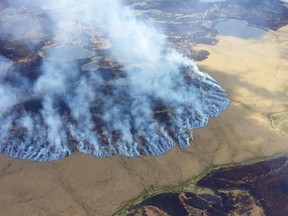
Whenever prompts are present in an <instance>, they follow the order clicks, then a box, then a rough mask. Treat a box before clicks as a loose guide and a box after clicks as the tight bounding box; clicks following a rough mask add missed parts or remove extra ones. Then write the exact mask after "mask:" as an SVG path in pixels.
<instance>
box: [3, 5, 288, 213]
mask: <svg viewBox="0 0 288 216" xmlns="http://www.w3.org/2000/svg"><path fill="white" fill-rule="evenodd" d="M4 2H6V1H3V2H1V3H0V7H1V11H2V12H3V13H1V15H0V24H1V28H0V31H1V35H2V37H1V39H0V45H1V46H0V53H1V55H2V56H4V57H5V58H6V59H8V60H9V61H11V62H13V65H14V67H15V68H17V69H18V70H21V71H24V72H25V73H26V74H25V76H26V77H28V78H29V79H30V80H35V79H36V78H37V70H38V69H39V68H38V66H39V64H41V62H42V61H43V59H45V55H49V56H50V54H49V52H52V53H53V52H54V51H55V50H56V51H57V49H59V48H60V49H61V50H63V49H64V50H65V52H66V53H71V52H72V53H75V55H74V54H73V55H69V59H66V58H64V57H65V56H62V55H60V56H54V59H52V60H53V61H54V60H55V59H56V60H57V61H58V60H59V62H60V63H61V62H64V61H65V60H66V61H67V60H68V61H74V60H77V64H76V66H77V67H80V68H81V69H82V71H83V73H84V74H86V73H87V71H91V68H92V69H94V70H96V69H99V68H100V69H101V70H97V71H98V72H100V73H101V74H102V73H103V76H102V75H101V76H102V77H103V80H104V81H103V82H104V83H109V82H110V81H111V80H113V79H115V77H116V78H117V83H119V86H120V85H121V86H122V85H123V86H125V85H126V84H125V80H124V79H122V78H125V77H126V74H125V73H123V71H124V70H133V69H134V68H135V67H137V65H136V66H135V64H133V63H131V62H124V61H123V60H120V62H121V64H119V60H118V59H116V60H115V57H111V56H109V55H107V53H109V49H111V43H110V42H111V41H109V40H106V39H105V37H106V36H107V35H105V34H104V33H103V32H102V34H96V36H95V34H94V33H95V31H96V30H97V29H96V30H95V29H94V27H93V26H92V27H91V26H90V25H84V27H83V29H84V30H83V32H84V33H83V32H81V33H83V34H85V40H83V41H79V40H78V39H77V34H76V36H75V35H73V34H71V35H72V36H71V35H69V36H71V38H68V39H67V43H66V44H67V45H65V46H64V48H63V44H58V43H57V40H59V38H63V37H65V38H66V37H67V35H66V32H64V33H63V35H62V34H61V35H60V34H59V35H57V37H54V38H53V39H51V38H50V35H49V34H47V35H42V34H39V32H37V29H35V28H32V29H33V31H31V32H25V31H24V30H23V31H22V29H21V28H20V29H19V31H20V33H21V35H22V36H23V35H24V36H25V35H26V36H27V35H28V36H27V37H26V36H25V41H26V40H27V41H29V44H30V45H31V46H23V45H21V42H22V41H23V38H22V39H21V38H20V39H15V40H14V39H13V40H11V38H9V37H4V36H5V35H7V32H6V31H5V29H7V28H8V27H7V26H9V25H6V24H7V23H9V22H11V23H12V26H14V25H16V24H17V23H18V24H19V23H21V22H23V21H25V22H26V21H27V22H26V23H27V25H26V26H28V27H29V23H30V25H31V26H35V23H34V21H33V20H34V19H32V20H30V19H29V17H26V18H25V19H23V20H21V19H19V18H17V17H15V14H14V13H11V12H7V11H6V10H5V7H7V4H8V3H7V4H6V3H4ZM7 2H8V1H7ZM125 4H126V5H129V6H130V7H131V8H132V11H134V12H135V16H136V17H137V19H146V18H149V19H150V18H151V19H153V20H154V22H155V26H157V28H158V27H159V28H161V29H162V31H163V34H165V35H166V36H167V41H168V44H169V46H170V47H171V48H173V49H176V50H177V51H178V52H180V53H182V54H183V55H184V56H187V57H188V58H193V59H195V60H196V64H197V66H198V67H199V69H200V71H203V72H205V73H208V74H209V75H210V76H211V77H213V78H214V79H215V80H216V81H217V83H218V84H219V85H220V86H221V87H222V88H223V89H225V90H226V91H227V93H228V98H229V100H230V104H229V105H228V107H227V109H226V110H225V111H224V112H223V113H222V114H221V115H220V116H219V117H217V118H212V119H211V120H209V123H208V125H207V126H206V127H203V128H198V129H195V130H193V136H192V135H191V136H192V137H190V138H193V140H190V141H191V145H190V146H189V147H186V148H181V147H180V146H178V145H176V146H175V147H173V148H172V149H171V150H170V151H168V152H167V153H165V154H163V155H161V156H145V155H143V154H140V155H139V156H138V157H124V156H121V155H119V154H115V155H113V156H112V157H108V158H102V157H95V156H93V154H92V155H90V154H83V153H81V152H79V151H77V149H73V148H72V150H71V149H69V150H71V152H73V153H74V154H73V155H71V156H70V157H66V156H68V155H69V154H70V153H69V154H68V155H66V153H63V155H61V157H62V156H63V157H66V158H64V159H61V160H55V161H50V162H34V161H29V160H22V159H17V158H11V157H8V156H5V155H4V154H5V151H4V150H5V146H4V147H3V143H1V151H2V152H4V154H3V155H2V154H1V155H0V185H1V187H0V195H1V196H0V202H1V204H0V212H1V214H2V215H12V216H13V215H31V216H34V215H35V216H36V215H59V216H62V215H77V216H78V215H79V216H82V215H91V216H94V215H97V216H102V215H103V216H106V215H189V214H192V215H203V214H204V215H227V214H228V215H229V214H230V215H233V214H234V215H256V216H257V215H263V214H264V215H280V216H281V215H283V216H285V215H288V210H287V207H286V206H285V203H287V202H288V201H287V197H288V194H287V191H288V190H287V182H288V179H287V175H288V174H287V172H288V166H287V164H288V162H287V161H288V160H287V155H288V143H287V142H288V129H287V128H288V127H287V125H288V84H287V83H288V76H287V71H288V57H287V56H288V26H287V24H288V8H287V7H286V6H285V5H284V4H283V2H282V1H280V0H279V1H274V0H273V1H272V0H254V1H248V0H241V1H240V0H239V1H238V0H230V1H229V0H227V1H204V0H203V1H197V0H193V1H181V2H179V1H169V0H163V1H153V2H152V1H140V0H128V1H125ZM58 6H59V5H58ZM35 7H36V6H35ZM37 7H38V6H37ZM59 7H60V6H59ZM40 8H44V9H43V10H44V11H45V13H46V11H49V12H50V11H54V10H55V11H59V10H61V9H59V8H57V7H56V9H54V8H51V7H50V6H49V5H48V6H45V7H44V6H41V7H40ZM79 8H80V9H81V7H79ZM72 9H73V10H72V11H73V12H75V11H76V12H77V9H78V6H77V7H76V8H75V7H72ZM17 10H19V11H20V13H21V14H33V17H34V18H35V17H38V18H39V19H41V20H42V19H43V20H42V21H43V22H44V23H45V22H46V21H45V16H46V15H45V13H42V12H41V13H40V12H39V11H38V8H36V9H35V8H32V9H31V8H25V7H24V6H23V7H20V8H17ZM41 10H42V9H41ZM231 20H232V23H231ZM28 21H29V22H28ZM42 21H41V22H42ZM70 22H71V20H68V22H67V23H61V24H60V27H63V26H73V29H74V26H77V25H78V24H79V23H80V24H79V25H83V24H82V23H81V20H77V22H75V23H76V24H77V25H76V24H75V23H72V24H71V23H70ZM227 22H228V24H227ZM235 22H237V25H240V27H241V28H237V30H240V29H242V30H243V31H241V32H240V33H239V34H240V35H239V34H238V33H237V34H235V31H234V30H233V29H232V31H233V33H231V32H230V33H229V32H226V30H227V25H228V27H229V25H232V26H234V25H235ZM223 24H224V26H221V25H223ZM219 25H220V27H219ZM3 26H5V28H4V27H3ZM81 28H82V26H81ZM101 28H103V26H101ZM247 28H248V32H249V35H248V36H247V34H246V33H247ZM34 30H35V31H36V32H34ZM251 30H252V31H251ZM48 32H49V31H48ZM73 33H75V32H73ZM250 33H252V35H250ZM3 35H4V36H3ZM74 36H75V38H76V39H75V38H74ZM39 41H40V42H39ZM38 42H39V43H38ZM123 62H124V63H123ZM1 63H3V64H1V67H0V69H1V70H4V69H5V65H6V61H5V62H4V61H2V59H1ZM123 65H124V66H123ZM58 66H59V67H60V66H61V64H59V65H58ZM95 68H96V69H95ZM111 68H112V69H113V70H112V72H111V70H109V69H111ZM107 71H108V72H109V73H108V75H107ZM3 76H4V75H3V74H2V73H0V78H2V77H3ZM94 81H95V80H93V82H94ZM79 83H80V80H79ZM95 83H97V80H96V81H95ZM69 90H70V89H69ZM72 90H73V89H72V88H71V91H72ZM103 91H104V90H103ZM0 95H1V92H0ZM29 97H34V96H33V94H32V93H31V95H27V98H29ZM119 103H121V101H120V102H119ZM36 105H37V103H36ZM60 105H61V104H60ZM60 105H59V107H60V108H59V110H60V111H59V112H60V113H61V112H62V108H63V109H64V110H65V109H66V107H65V106H64V105H63V106H62V105H61V106H60ZM25 106H26V110H27V109H28V110H31V109H32V108H31V106H32V107H34V108H35V103H29V104H26V105H25ZM27 106H28V108H27ZM39 106H40V105H39ZM83 106H84V104H83ZM1 109H2V107H1V106H0V111H1ZM36 109H38V108H37V106H36ZM160 111H162V110H160ZM159 113H161V112H159ZM15 128H16V127H13V128H12V129H13V131H14V132H15V131H17V130H16V129H17V128H16V129H15ZM15 133H16V132H15ZM103 140H105V137H103ZM72 146H74V144H73V145H72ZM75 146H76V145H75ZM6 148H7V147H6ZM3 149H4V150H3ZM88 150H90V149H88ZM88 150H87V151H88ZM56 198H57V199H56ZM167 203H169V205H168V204H167Z"/></svg>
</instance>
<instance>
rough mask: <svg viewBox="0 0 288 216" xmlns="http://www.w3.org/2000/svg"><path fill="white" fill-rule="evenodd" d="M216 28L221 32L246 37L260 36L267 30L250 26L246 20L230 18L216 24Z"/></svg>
mask: <svg viewBox="0 0 288 216" xmlns="http://www.w3.org/2000/svg"><path fill="white" fill-rule="evenodd" d="M215 28H216V30H217V31H218V33H219V34H224V35H231V36H234V37H238V38H244V39H249V38H259V37H261V36H262V35H263V34H264V33H265V32H266V30H264V29H261V28H258V27H254V26H248V23H247V22H246V21H243V20H237V19H229V20H226V21H223V22H220V23H218V24H217V25H216V26H215Z"/></svg>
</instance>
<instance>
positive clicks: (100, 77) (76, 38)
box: [0, 0, 229, 161]
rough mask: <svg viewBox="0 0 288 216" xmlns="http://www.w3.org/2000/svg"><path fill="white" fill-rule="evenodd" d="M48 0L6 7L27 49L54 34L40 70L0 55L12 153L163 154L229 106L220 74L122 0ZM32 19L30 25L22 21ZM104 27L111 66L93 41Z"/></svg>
mask: <svg viewBox="0 0 288 216" xmlns="http://www.w3.org/2000/svg"><path fill="white" fill-rule="evenodd" d="M44 2H46V1H37V3H35V1H32V0H31V1H29V0H26V1H23V0H22V1H20V0H19V1H9V6H7V7H6V9H5V11H4V12H5V14H6V16H8V15H9V16H11V17H13V20H14V24H13V23H8V22H7V23H6V22H1V28H4V29H5V34H7V37H8V36H9V37H10V40H12V39H13V40H17V41H21V44H22V45H23V46H25V47H26V48H27V49H32V48H34V47H35V46H36V45H37V44H38V43H41V41H43V38H45V37H47V35H49V38H50V41H49V42H46V44H45V48H43V49H42V50H41V52H42V55H43V59H42V60H41V61H40V65H39V67H37V68H38V71H37V75H36V78H33V79H32V78H29V77H27V76H25V75H24V73H23V71H21V70H19V68H15V67H14V66H13V62H12V61H11V59H7V58H5V57H3V56H2V57H0V98H1V104H0V121H1V125H0V151H1V152H2V153H4V154H6V155H9V156H12V157H20V158H24V159H30V160H37V161H47V160H56V159H59V158H63V157H65V156H69V155H71V154H72V153H73V152H75V151H81V152H84V153H87V154H92V155H95V156H99V157H108V156H111V155H113V154H116V153H117V154H121V155H124V156H129V157H132V156H138V155H140V154H144V155H161V154H163V153H165V152H167V151H168V150H170V149H171V148H172V147H173V146H175V145H177V144H178V145H180V146H181V147H188V146H189V143H190V141H191V132H192V131H193V129H194V128H199V127H203V126H205V125H206V124H207V123H208V120H209V119H210V118H212V117H216V116H218V115H219V114H220V113H221V112H222V111H223V110H225V109H226V107H227V105H228V103H229V100H228V99H227V94H226V92H225V91H224V90H223V89H222V88H221V87H220V86H219V85H218V84H217V83H216V81H215V80H214V79H213V78H211V77H210V76H209V75H207V74H205V73H202V72H200V71H199V70H198V68H197V66H196V65H195V63H194V62H193V61H192V60H190V59H188V58H186V57H183V56H182V55H181V54H179V53H178V52H177V51H176V50H174V49H172V48H169V47H168V46H167V42H166V39H165V35H164V34H163V33H162V32H161V31H160V30H159V29H157V28H156V27H155V26H154V24H153V21H152V20H149V19H146V20H139V19H137V18H136V16H135V15H134V14H133V10H132V9H131V8H129V7H128V6H124V5H123V4H122V3H121V2H120V1H116V0H101V1H92V0H81V1H80V0H66V1H55V0H52V1H49V3H44ZM23 8H29V9H30V12H29V13H28V12H26V11H25V10H24V9H23ZM2 14H3V13H2ZM7 14H8V15H7ZM39 14H40V16H39ZM3 16H4V15H3ZM22 22H24V23H25V22H29V25H27V27H25V26H22V27H21V28H15V23H16V24H17V26H18V25H21V23H22ZM31 26H32V27H33V28H31V29H30V27H31ZM99 35H100V36H101V37H103V38H105V43H106V46H107V47H108V48H107V49H106V50H104V51H105V56H106V57H105V58H104V59H106V60H105V61H106V66H105V67H104V66H103V65H102V63H101V60H103V58H99V56H101V55H103V53H102V52H103V50H102V51H101V50H100V49H98V48H99V47H97V46H95V45H93V43H92V42H91V41H93V40H96V39H99V37H100V36H99ZM31 37H32V38H34V40H33V41H31V39H29V38H31ZM11 38H12V39H11ZM103 43H104V42H102V43H101V45H102V46H104V44H103ZM35 44H36V45H35ZM50 44H53V46H52V47H51V46H49V45H50ZM31 47H32V48H31ZM100 63H101V64H100ZM115 65H116V66H115Z"/></svg>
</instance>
